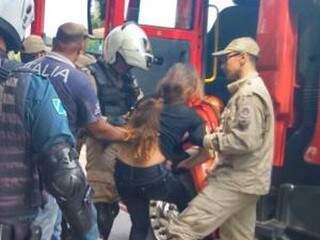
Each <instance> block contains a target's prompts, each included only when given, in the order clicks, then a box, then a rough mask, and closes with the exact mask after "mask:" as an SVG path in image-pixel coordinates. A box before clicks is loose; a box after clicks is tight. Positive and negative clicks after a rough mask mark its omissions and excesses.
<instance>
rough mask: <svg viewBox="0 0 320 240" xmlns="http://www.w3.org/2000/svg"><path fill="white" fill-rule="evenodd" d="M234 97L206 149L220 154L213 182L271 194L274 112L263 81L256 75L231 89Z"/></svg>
mask: <svg viewBox="0 0 320 240" xmlns="http://www.w3.org/2000/svg"><path fill="white" fill-rule="evenodd" d="M228 88H229V91H230V92H231V94H232V97H231V99H230V100H229V102H228V104H227V106H226V107H225V109H224V111H223V113H222V116H221V124H220V126H219V128H218V130H217V132H216V133H213V134H210V135H207V136H206V137H205V139H204V145H205V147H209V148H211V149H212V148H213V149H215V150H216V151H217V152H218V156H219V157H218V158H219V163H218V167H217V169H216V170H215V171H214V172H213V173H212V178H213V179H212V180H213V181H215V182H217V183H218V184H220V185H222V187H224V188H227V189H230V190H235V191H240V192H244V193H249V194H257V195H263V194H266V193H268V191H269V189H270V181H271V169H272V160H273V152H274V146H273V145H274V112H273V105H272V100H271V97H270V95H269V92H268V90H267V88H266V86H265V85H264V82H263V80H262V79H261V78H260V77H259V76H258V74H255V75H253V76H251V77H249V78H246V79H240V80H238V81H236V82H233V83H231V84H229V85H228Z"/></svg>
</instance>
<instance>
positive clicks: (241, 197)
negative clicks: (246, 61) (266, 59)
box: [168, 75, 274, 240]
mask: <svg viewBox="0 0 320 240" xmlns="http://www.w3.org/2000/svg"><path fill="white" fill-rule="evenodd" d="M228 88H229V90H230V92H231V93H232V97H231V99H230V100H229V102H228V104H227V106H226V108H225V109H224V111H223V113H222V116H221V124H220V127H219V128H218V130H217V132H216V133H213V134H210V135H207V136H206V137H205V139H204V145H205V147H206V148H210V149H215V150H216V151H217V152H218V156H219V162H218V166H217V168H216V170H215V171H214V172H213V173H212V174H211V175H210V177H209V184H208V186H207V187H206V188H204V190H203V191H202V192H201V193H199V195H198V196H197V197H196V198H195V199H194V200H193V201H192V202H191V203H190V204H189V207H188V208H187V209H186V210H185V211H183V212H182V213H181V214H180V215H179V217H178V218H177V219H174V220H173V221H172V223H171V224H170V225H169V227H168V232H169V235H171V238H170V239H181V240H182V239H183V240H188V239H202V238H203V237H205V236H206V235H208V234H210V233H211V232H213V231H214V230H215V229H217V228H218V227H220V239H221V240H253V239H254V228H255V219H256V203H257V200H258V197H259V196H260V195H263V194H266V193H268V191H269V188H270V181H271V169H272V160H273V151H274V150H273V148H274V147H273V142H274V113H273V106H272V101H271V97H270V95H269V93H268V90H267V89H266V87H265V85H264V83H263V81H262V79H261V78H260V77H258V75H254V76H251V77H249V78H246V79H240V80H238V81H236V82H234V83H231V84H230V85H229V86H228Z"/></svg>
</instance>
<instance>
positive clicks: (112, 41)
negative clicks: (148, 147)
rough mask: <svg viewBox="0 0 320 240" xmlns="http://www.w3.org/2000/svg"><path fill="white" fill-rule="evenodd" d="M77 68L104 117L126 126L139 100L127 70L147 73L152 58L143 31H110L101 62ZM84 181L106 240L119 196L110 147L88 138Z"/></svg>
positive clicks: (130, 26) (132, 27)
mask: <svg viewBox="0 0 320 240" xmlns="http://www.w3.org/2000/svg"><path fill="white" fill-rule="evenodd" d="M79 60H81V61H78V66H79V67H80V68H81V69H82V70H83V71H86V72H88V69H89V75H91V78H90V79H91V80H92V79H94V80H95V81H94V83H93V85H94V86H95V88H96V91H97V94H98V98H99V103H100V107H101V110H102V114H103V116H105V117H106V118H107V119H108V121H109V122H110V123H112V124H114V125H117V126H123V125H124V124H125V123H126V115H127V114H128V113H129V112H130V110H131V109H132V108H133V106H134V105H135V103H136V101H137V99H138V98H139V97H142V91H141V90H140V88H139V87H138V86H137V82H136V79H135V78H134V77H133V75H132V74H131V72H130V69H131V68H133V67H137V68H140V69H143V70H148V69H149V67H150V65H151V63H152V60H153V55H152V52H151V47H150V43H149V40H148V38H147V36H146V34H145V33H144V31H143V30H142V29H141V28H140V27H139V26H138V25H136V24H135V23H133V22H127V23H125V24H123V25H121V26H118V27H116V28H115V29H113V30H112V31H111V32H110V33H109V34H108V36H107V37H106V39H105V46H104V59H98V60H97V61H95V60H94V59H92V58H90V57H89V56H82V58H81V59H79ZM85 66H87V67H85ZM86 146H87V165H86V170H87V177H88V180H89V182H90V185H91V186H92V187H93V189H94V190H95V195H94V203H95V206H96V209H97V214H98V227H99V231H100V234H101V236H102V237H103V239H108V236H109V234H110V231H111V228H112V224H113V221H114V218H115V217H116V216H117V214H118V212H119V206H118V200H119V196H118V193H117V190H116V188H115V183H114V179H113V171H114V169H113V167H114V162H115V155H114V152H113V148H112V147H109V146H110V145H109V144H103V143H101V142H99V141H97V140H95V139H94V138H88V139H87V141H86Z"/></svg>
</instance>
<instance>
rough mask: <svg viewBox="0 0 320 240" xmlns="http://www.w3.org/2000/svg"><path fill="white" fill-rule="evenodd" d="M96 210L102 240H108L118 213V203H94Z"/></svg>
mask: <svg viewBox="0 0 320 240" xmlns="http://www.w3.org/2000/svg"><path fill="white" fill-rule="evenodd" d="M94 205H95V207H96V209H97V222H98V229H99V233H100V235H101V237H102V238H103V240H108V238H109V235H110V232H111V228H112V225H113V221H114V219H115V218H116V217H117V215H118V213H119V204H118V202H114V203H105V202H96V203H94Z"/></svg>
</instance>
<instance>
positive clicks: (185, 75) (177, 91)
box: [157, 63, 204, 104]
mask: <svg viewBox="0 0 320 240" xmlns="http://www.w3.org/2000/svg"><path fill="white" fill-rule="evenodd" d="M157 95H158V96H159V97H162V98H163V100H164V102H165V103H167V104H173V103H176V102H180V101H182V102H187V101H188V99H189V98H192V97H196V98H199V99H203V97H204V89H203V83H202V81H201V79H200V77H199V76H198V74H197V72H196V70H195V69H194V68H193V66H192V65H190V64H184V63H176V64H175V65H173V66H172V67H171V68H170V69H169V71H168V72H167V74H166V75H165V76H164V77H163V78H162V79H161V80H160V82H159V84H158V86H157Z"/></svg>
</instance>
